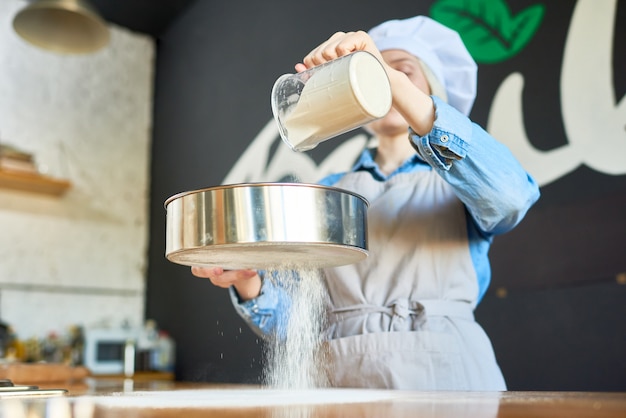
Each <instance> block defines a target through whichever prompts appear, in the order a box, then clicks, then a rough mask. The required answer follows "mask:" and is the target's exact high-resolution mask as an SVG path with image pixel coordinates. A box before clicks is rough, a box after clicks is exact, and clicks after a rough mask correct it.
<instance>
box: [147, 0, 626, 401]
mask: <svg viewBox="0 0 626 418" xmlns="http://www.w3.org/2000/svg"><path fill="white" fill-rule="evenodd" d="M607 1H608V0H607ZM433 3H436V2H433V1H417V0H413V1H408V0H404V1H391V2H386V3H384V4H383V3H380V2H379V3H375V2H363V1H359V0H343V1H329V0H318V1H316V2H293V1H291V2H287V1H271V0H268V1H264V2H245V10H244V8H243V6H242V4H243V2H217V1H212V2H208V1H198V2H195V3H194V4H192V5H191V6H190V7H189V8H188V9H187V10H186V11H185V12H183V13H182V14H181V16H180V18H179V19H178V20H177V21H176V22H175V24H173V25H172V26H171V27H170V29H169V30H168V32H167V33H166V34H165V35H163V36H162V37H161V39H160V40H159V43H158V49H157V63H156V65H157V67H156V68H157V71H156V80H155V83H156V88H155V91H156V98H155V109H154V143H153V162H152V163H153V165H152V204H151V229H150V230H151V234H152V235H151V239H150V250H149V251H150V253H149V273H148V294H147V307H146V315H147V317H150V318H155V319H156V320H157V321H158V323H159V324H160V326H161V327H162V328H164V329H167V330H168V331H170V332H171V334H172V335H173V337H174V338H175V340H176V342H177V346H178V347H177V348H178V352H177V368H176V374H177V378H178V379H179V380H205V381H219V382H258V379H259V376H260V373H261V370H262V361H263V343H262V341H260V339H259V338H257V336H255V335H254V334H253V333H252V332H251V331H250V330H249V329H248V328H247V327H246V325H245V324H244V323H243V321H242V320H241V319H239V317H238V316H237V315H236V313H235V311H234V309H233V307H232V306H231V303H230V300H229V297H228V294H227V292H226V291H225V290H223V289H218V288H215V287H213V286H212V285H211V284H210V283H209V282H208V281H207V280H202V279H198V278H195V277H193V276H192V275H191V273H190V271H189V268H187V267H184V266H179V265H175V264H172V263H170V262H168V261H167V260H166V259H165V257H164V251H165V210H164V208H163V202H164V201H165V200H166V199H167V198H168V197H170V196H172V195H173V194H175V193H178V192H181V191H188V190H193V189H197V188H203V187H208V186H214V185H218V184H220V183H221V182H222V181H223V179H224V177H225V176H226V174H227V173H229V171H230V170H231V168H232V167H233V165H234V164H235V163H236V162H237V161H238V159H239V157H240V156H241V155H242V154H243V153H245V151H246V149H247V147H248V145H249V144H250V142H251V141H252V140H253V138H255V137H256V136H257V135H258V134H259V131H261V130H262V129H263V127H264V126H265V125H266V124H267V123H268V121H270V120H271V118H272V115H271V108H270V101H269V99H270V91H271V87H272V84H273V83H274V81H275V80H276V78H277V77H278V76H279V75H281V74H283V73H286V72H293V65H294V64H295V63H296V62H298V61H299V60H300V59H301V57H302V56H303V55H304V54H305V53H306V52H308V50H309V49H311V48H312V47H314V46H315V45H317V44H318V43H319V42H320V41H323V40H324V39H326V38H327V37H328V36H329V35H330V34H332V33H333V32H335V31H337V30H344V31H345V30H356V29H368V28H370V27H371V26H373V25H375V24H377V23H380V22H381V21H384V20H387V19H391V18H404V17H410V16H414V15H417V14H426V15H428V14H429V11H430V6H431V5H432V4H433ZM505 3H506V4H508V5H509V7H510V8H511V12H513V13H518V12H519V11H521V10H523V9H525V8H527V7H528V6H530V5H533V4H536V3H537V2H532V1H521V0H515V1H514V0H510V1H508V2H505ZM544 3H545V5H546V12H545V16H544V19H543V22H542V24H541V26H540V28H539V29H538V31H537V33H536V35H535V37H534V38H533V39H532V41H531V42H530V43H529V44H528V46H527V47H526V48H525V49H524V50H522V52H520V53H519V54H518V55H516V56H515V57H512V58H511V59H509V60H506V61H503V62H499V63H493V64H480V66H479V95H478V98H477V101H476V104H475V107H474V110H473V113H472V118H473V119H474V120H475V121H476V122H478V123H479V124H481V125H483V126H486V124H487V121H488V116H489V111H490V107H491V104H492V100H493V97H494V94H495V93H496V90H497V88H498V86H499V85H500V84H501V83H502V81H503V80H504V79H505V78H506V77H507V76H508V75H510V74H511V73H513V72H521V73H522V74H524V77H525V81H526V84H525V89H524V117H525V127H526V130H527V133H528V136H529V138H532V140H533V145H534V146H535V147H537V148H538V149H542V150H550V149H553V148H557V147H559V146H561V145H563V144H565V143H567V137H566V134H565V129H564V127H563V123H562V121H561V118H560V117H559V115H560V107H561V104H560V102H559V88H560V87H559V86H560V77H561V72H560V69H561V59H562V55H563V48H564V42H565V38H566V35H567V32H568V25H569V23H570V18H571V15H572V10H573V6H574V3H575V2H573V1H572V2H557V3H556V4H555V2H544ZM617 19H618V20H617V22H618V23H616V27H615V36H614V37H615V46H614V50H615V51H616V52H615V53H614V54H613V55H614V57H615V61H614V62H613V66H614V69H615V77H614V88H615V94H616V97H618V98H621V97H622V96H623V95H624V92H625V91H626V76H625V75H626V72H625V71H624V68H626V57H624V55H625V54H623V51H624V50H625V49H626V26H625V23H626V7H625V5H624V4H623V3H622V4H620V7H619V8H618V12H617ZM590 30H593V28H590ZM617 51H621V52H620V53H617ZM590 82H591V81H590ZM624 125H625V126H626V121H624ZM624 140H626V135H625V138H624ZM337 142H338V143H339V142H340V141H337ZM281 146H284V145H282V144H281V143H280V142H279V141H277V143H276V144H275V145H274V147H281ZM332 147H333V145H326V146H325V147H319V148H322V149H319V150H317V149H316V150H315V152H314V153H313V154H312V155H313V157H314V158H316V159H319V158H323V155H324V154H325V153H328V152H329V151H330V150H331V149H332ZM624 158H625V160H626V155H625V156H624ZM263 163H264V162H263V161H260V162H259V164H263ZM624 169H625V170H624V171H623V172H626V163H625V164H624ZM250 180H251V181H254V180H255V179H250ZM625 236H626V176H624V175H623V174H622V175H619V173H618V174H606V173H602V172H598V171H595V170H592V169H590V168H586V167H584V166H581V167H580V168H578V169H576V170H574V171H572V172H571V173H568V174H567V175H564V176H563V177H562V178H559V179H557V180H556V181H553V182H551V183H550V184H546V185H545V186H543V187H542V198H541V200H540V202H539V203H538V204H537V206H535V207H534V208H533V209H532V210H531V212H530V213H529V215H528V217H527V218H526V219H525V220H524V221H523V222H522V223H521V224H520V226H519V227H518V228H517V229H516V230H514V231H513V232H511V233H510V234H508V235H505V236H501V237H497V238H496V240H495V243H494V247H493V250H492V261H493V282H492V287H491V290H490V291H489V292H488V294H487V295H486V297H485V299H484V300H483V302H482V303H481V305H480V306H479V308H478V310H477V318H478V320H479V322H480V323H481V324H482V325H483V326H484V327H485V329H486V331H487V333H488V334H489V335H490V337H491V338H492V341H493V343H494V346H495V349H496V354H497V356H498V358H499V361H500V363H501V366H502V368H503V371H504V374H505V377H506V378H507V381H508V384H509V388H510V389H513V390H516V389H517V390H533V389H536V390H544V389H546V390H548V389H549V390H565V389H571V390H626V358H625V357H624V356H623V353H624V352H626V338H625V337H626V326H625V325H624V321H623V318H626V303H624V302H626V286H624V285H620V284H618V283H619V282H620V280H617V279H616V278H617V277H618V275H619V274H620V273H622V274H623V273H624V272H626V243H625V241H624V237H625ZM620 277H621V276H620ZM621 282H623V280H621Z"/></svg>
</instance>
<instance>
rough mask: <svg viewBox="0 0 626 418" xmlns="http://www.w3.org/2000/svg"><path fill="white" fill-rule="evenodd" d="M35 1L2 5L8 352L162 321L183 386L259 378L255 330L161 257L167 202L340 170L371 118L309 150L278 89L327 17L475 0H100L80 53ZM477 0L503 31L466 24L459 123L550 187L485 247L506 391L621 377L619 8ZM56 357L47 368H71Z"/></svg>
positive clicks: (624, 113)
mask: <svg viewBox="0 0 626 418" xmlns="http://www.w3.org/2000/svg"><path fill="white" fill-rule="evenodd" d="M32 3H33V2H27V1H24V0H3V1H2V2H0V145H1V146H2V148H0V231H1V232H0V260H1V261H0V319H1V321H2V327H0V334H2V335H3V336H4V339H5V341H8V342H9V343H7V346H6V347H5V349H4V352H3V355H4V356H5V358H9V359H8V360H6V361H11V359H12V360H15V358H16V356H17V357H19V358H20V359H25V358H26V357H27V356H26V354H24V353H25V352H28V353H30V355H31V358H30V360H35V359H36V356H40V357H41V356H43V354H41V352H42V351H46V350H42V347H50V346H51V344H57V345H59V346H60V345H63V346H70V345H72V344H73V343H72V341H74V343H75V342H76V332H78V331H77V330H79V331H80V334H81V335H82V337H81V338H80V339H79V340H80V341H82V342H80V343H79V344H78V346H79V350H82V348H81V347H84V345H85V344H87V345H88V344H90V343H93V341H92V340H97V339H98V338H102V335H103V333H104V334H105V335H109V338H112V337H110V336H111V335H116V336H118V337H116V338H121V339H123V338H125V337H119V335H128V333H133V335H134V334H137V335H139V334H141V335H143V336H145V335H152V336H154V335H156V336H157V337H155V338H158V334H159V332H161V337H162V338H165V336H167V338H169V340H168V341H170V340H171V341H173V342H175V347H176V349H175V357H174V358H173V361H171V362H169V363H168V364H167V366H166V367H165V369H166V370H168V371H171V372H172V373H173V375H174V378H175V379H177V380H186V381H209V382H244V383H258V382H259V379H260V376H261V372H262V367H263V361H264V346H263V342H262V341H261V340H259V338H258V337H257V336H256V335H254V334H253V333H252V332H251V331H250V330H249V329H248V328H247V327H246V325H245V324H244V323H243V321H242V320H241V319H239V317H238V316H237V315H236V313H235V311H234V309H233V307H232V305H231V302H230V299H229V297H228V294H227V292H226V291H225V290H223V289H218V288H215V287H213V286H212V285H211V284H210V283H209V282H208V281H206V280H201V279H198V278H195V277H193V276H192V275H191V273H190V271H189V268H187V267H184V266H180V265H175V264H172V263H170V262H168V261H167V260H166V259H165V257H164V252H165V209H164V206H163V204H164V202H165V200H166V199H167V198H168V197H170V196H172V195H174V194H176V193H179V192H183V191H189V190H194V189H199V188H204V187H209V186H215V185H220V184H225V183H239V182H247V181H280V180H284V179H287V178H293V177H297V178H299V179H301V180H302V181H310V182H314V181H316V180H317V179H318V178H320V177H322V176H323V175H324V174H326V173H328V172H329V171H335V170H343V169H345V168H347V167H349V166H351V165H352V162H353V161H354V159H355V158H356V156H357V155H358V154H359V153H360V150H361V149H362V148H363V147H364V146H366V144H367V141H368V139H369V137H368V135H367V133H366V132H364V131H360V130H357V131H352V132H350V133H348V134H345V135H343V136H341V137H339V138H337V139H335V140H333V141H328V142H325V143H323V144H321V145H320V146H319V147H318V148H316V149H315V150H313V151H312V152H309V153H306V154H296V153H293V152H291V151H290V150H288V149H287V147H286V146H285V145H284V144H283V143H282V142H281V140H280V137H279V135H278V131H277V129H276V127H275V124H274V122H273V119H272V113H271V108H270V91H271V88H272V85H273V83H274V81H275V80H276V79H277V78H278V77H279V76H280V75H282V74H284V73H291V72H293V66H294V64H295V63H296V62H299V61H300V60H301V58H302V57H303V56H304V55H305V54H306V53H307V52H308V51H309V50H310V49H311V48H313V47H314V46H316V45H317V44H318V43H319V42H321V41H323V40H325V39H326V38H327V37H328V36H330V35H331V34H332V33H334V32H336V31H338V30H342V31H350V30H359V29H364V30H367V29H369V28H370V27H372V26H374V25H376V24H378V23H380V22H382V21H384V20H388V19H392V18H406V17H411V16H415V15H418V14H423V15H429V16H431V17H433V18H435V19H439V20H444V21H443V22H442V23H446V24H449V25H452V26H454V25H455V24H458V23H459V22H458V21H455V19H454V15H455V13H456V15H461V14H463V12H465V11H466V10H464V9H463V7H468V6H463V4H465V2H461V1H454V0H435V1H426V0H420V1H417V0H413V1H409V0H391V1H387V2H384V3H382V2H374V1H368V2H363V1H357V0H334V1H329V0H318V1H316V2H290V1H278V0H267V1H264V2H253V1H232V2H223V1H212V0H159V1H154V0H152V1H151V0H92V1H91V2H90V5H91V6H92V7H93V9H94V11H95V12H96V13H97V14H98V15H99V16H100V18H101V19H102V22H103V25H104V29H102V27H100V29H98V30H96V29H94V30H93V31H92V35H94V37H95V41H96V42H95V43H96V44H97V45H96V46H94V50H90V51H84V50H81V51H78V52H77V51H69V50H64V51H60V50H53V49H51V48H50V47H49V46H46V45H41V44H39V45H35V44H33V40H32V39H31V40H27V39H26V38H25V37H24V35H23V34H22V35H20V34H19V33H18V32H19V28H16V27H15V26H14V22H15V21H16V19H15V18H16V16H17V15H18V13H20V11H21V10H23V9H24V8H25V7H26V6H28V5H30V4H32ZM472 3H474V5H475V6H476V7H479V8H482V9H481V10H483V13H482V14H481V15H480V16H479V17H480V18H477V19H476V25H477V26H480V25H486V26H489V25H491V24H493V25H494V26H493V27H492V28H493V29H494V30H492V31H491V32H490V34H489V35H488V36H484V37H483V39H482V40H481V39H480V37H479V38H478V39H477V37H476V36H472V33H471V31H470V30H468V29H467V28H466V29H458V28H457V30H459V31H460V33H461V35H462V36H463V38H464V40H465V42H466V44H467V45H468V48H469V49H470V52H472V54H473V56H474V57H475V59H476V60H477V61H478V64H479V71H478V77H479V83H478V97H477V99H476V103H475V106H474V109H473V111H472V113H471V118H472V119H473V120H474V121H475V122H477V123H478V124H480V125H481V126H483V127H485V128H487V129H488V130H489V131H490V132H491V133H492V134H493V135H494V136H495V137H496V138H498V139H499V140H501V141H502V142H504V143H505V144H506V145H507V146H509V147H510V148H511V150H512V151H513V153H514V154H516V156H517V157H518V158H519V159H520V161H521V162H522V164H523V165H524V166H525V167H526V169H527V170H529V172H530V173H531V174H532V175H533V176H534V177H535V178H536V179H537V181H538V182H539V183H540V185H541V191H542V197H541V199H540V201H539V202H538V203H537V205H536V206H535V207H533V208H532V209H531V211H530V212H529V214H528V216H527V217H526V218H525V219H524V221H523V222H522V223H521V224H520V225H519V226H518V227H517V228H516V229H515V230H514V231H512V232H511V233H509V234H507V235H504V236H500V237H497V238H496V239H495V242H494V245H493V248H492V251H491V259H492V267H493V269H492V270H493V271H492V272H493V279H492V284H491V287H490V290H489V291H488V293H487V295H486V296H485V298H484V299H483V301H482V303H481V304H480V305H479V306H478V309H477V311H476V316H477V320H478V322H479V323H481V325H482V326H483V327H484V328H485V330H486V331H487V333H488V335H489V336H490V337H491V339H492V342H493V345H494V348H495V351H496V355H497V358H498V361H499V363H500V365H501V367H502V370H503V372H504V375H505V378H506V380H507V382H508V386H509V389H511V390H589V391H605V390H606V391H623V390H626V355H625V354H624V353H626V324H625V320H624V318H626V241H625V237H626V104H625V100H624V94H625V92H626V71H625V70H626V53H625V52H626V3H625V2H623V1H618V0H602V1H600V2H598V1H593V0H578V1H573V0H572V1H560V2H548V1H538V0H537V1H527V0H508V1H505V0H476V2H472ZM450 10H452V11H453V12H450ZM450 16H453V17H452V18H451V17H450ZM496 22H500V23H498V25H496ZM38 24H39V23H38ZM38 24H37V25H38ZM37 25H36V26H37ZM520 28H523V29H524V30H519V29H520ZM48 38H49V36H48ZM79 38H80V39H81V40H86V39H87V38H86V37H82V36H81V37H79ZM44 39H45V37H44ZM71 39H76V36H74V37H71ZM98 42H100V43H99V44H98ZM75 46H76V45H75ZM76 47H77V48H78V47H81V48H82V47H85V45H83V44H80V45H78V46H76ZM85 48H86V47H85ZM16 172H17V173H16ZM120 330H122V331H123V332H125V333H126V334H124V333H123V332H122V333H121V334H120ZM107 332H108V334H107ZM105 338H107V337H105ZM150 338H152V337H150ZM85 340H86V341H85ZM16 341H17V342H21V344H17V343H16ZM81 344H82V345H81ZM33 346H38V348H37V347H35V348H33ZM16 347H18V348H19V350H17V351H16ZM25 347H26V348H25ZM27 348H28V349H27ZM29 350H30V351H29ZM37 350H39V351H38V352H39V353H40V354H32V353H34V352H37ZM48 351H49V353H48V357H47V359H48V361H72V360H71V359H70V360H68V354H67V352H68V351H67V350H66V351H64V352H65V354H63V355H60V356H59V355H57V356H56V357H55V356H52V357H51V356H50V352H52V351H54V350H52V351H50V350H48ZM84 355H85V353H84V352H82V353H79V357H81V356H84ZM111 356H113V357H114V356H115V350H113V351H112V352H111ZM37 359H41V358H39V357H37ZM18 360H19V359H18ZM27 360H28V359H27ZM82 361H85V359H82ZM90 361H94V360H93V359H91V360H90ZM96 367H97V365H96ZM146 367H148V368H150V367H152V366H150V365H148V366H146ZM155 367H156V366H155Z"/></svg>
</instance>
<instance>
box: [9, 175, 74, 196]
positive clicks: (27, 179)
mask: <svg viewBox="0 0 626 418" xmlns="http://www.w3.org/2000/svg"><path fill="white" fill-rule="evenodd" d="M70 186H71V183H70V182H69V181H67V180H62V179H57V178H53V177H48V176H44V175H41V174H31V173H20V172H13V171H7V170H0V187H3V188H6V189H13V190H22V191H26V192H33V193H41V194H47V195H52V196H61V195H63V194H64V193H65V192H66V191H67V189H69V188H70Z"/></svg>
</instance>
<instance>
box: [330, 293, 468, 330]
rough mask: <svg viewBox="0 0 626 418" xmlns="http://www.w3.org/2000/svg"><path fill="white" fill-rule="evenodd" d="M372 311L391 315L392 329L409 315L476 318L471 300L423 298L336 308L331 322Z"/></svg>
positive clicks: (424, 317) (423, 318)
mask: <svg viewBox="0 0 626 418" xmlns="http://www.w3.org/2000/svg"><path fill="white" fill-rule="evenodd" d="M370 313H382V314H385V315H387V316H389V317H391V324H390V329H393V323H394V322H395V321H396V320H399V319H406V318H408V317H409V316H415V317H418V318H419V317H422V320H426V317H429V316H430V317H432V316H447V317H451V318H458V319H464V320H468V321H473V320H474V309H473V307H472V305H471V304H470V303H469V302H461V301H452V300H421V301H419V302H418V301H414V300H409V299H397V300H394V301H393V302H391V303H390V304H389V305H387V306H377V305H370V304H365V303H363V304H356V305H350V306H344V307H341V308H335V309H332V310H331V311H330V314H331V322H340V321H342V320H343V319H348V318H353V317H357V316H364V315H368V314H370Z"/></svg>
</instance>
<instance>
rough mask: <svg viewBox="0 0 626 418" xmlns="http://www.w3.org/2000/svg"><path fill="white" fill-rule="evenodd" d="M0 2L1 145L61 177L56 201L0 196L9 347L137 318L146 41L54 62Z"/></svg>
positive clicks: (0, 294)
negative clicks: (67, 185)
mask: <svg viewBox="0 0 626 418" xmlns="http://www.w3.org/2000/svg"><path fill="white" fill-rule="evenodd" d="M24 5H26V1H23V0H2V1H0V141H2V142H3V143H7V144H10V145H13V146H16V147H18V148H20V149H22V150H24V151H27V152H31V153H33V154H34V155H35V157H36V160H37V162H38V163H39V164H40V165H41V167H42V169H43V170H45V171H46V172H47V174H49V175H52V176H55V177H60V178H64V179H67V180H69V181H70V182H71V183H72V188H71V189H70V190H69V191H68V193H67V194H66V195H64V196H62V197H49V196H45V195H38V194H33V193H28V192H20V191H10V190H7V189H0V318H1V319H2V320H3V321H4V322H7V323H9V324H11V325H13V326H14V327H15V329H16V330H17V332H18V336H19V337H20V338H30V337H33V336H37V337H40V336H41V337H42V336H44V335H45V334H47V333H48V332H50V331H56V332H59V333H64V332H65V331H66V330H67V327H68V326H69V325H71V324H82V325H84V326H92V325H94V324H98V323H102V322H108V323H110V324H112V325H118V324H120V323H121V322H122V321H124V320H129V321H131V322H132V323H134V324H139V323H141V322H142V321H143V306H144V290H145V282H146V264H147V254H146V253H147V237H148V231H147V226H148V199H149V195H148V193H149V164H150V146H151V126H152V123H151V122H152V121H151V118H152V93H153V90H152V88H153V85H152V84H153V68H154V62H153V61H154V54H155V45H154V41H153V40H152V39H151V38H150V37H148V36H145V35H142V34H137V33H132V32H130V31H128V30H126V29H123V28H120V27H117V26H114V25H109V27H110V29H111V43H110V44H109V45H108V46H107V47H106V48H105V49H103V50H100V51H98V52H96V53H94V54H89V55H66V56H63V55H57V54H55V53H51V52H47V51H44V50H41V49H38V48H36V47H34V46H31V45H30V44H27V43H26V42H25V41H23V40H22V39H21V38H18V36H17V35H16V34H15V32H14V31H13V29H12V19H13V16H14V15H15V13H16V12H17V11H18V10H19V9H20V8H22V7H23V6H24Z"/></svg>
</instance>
